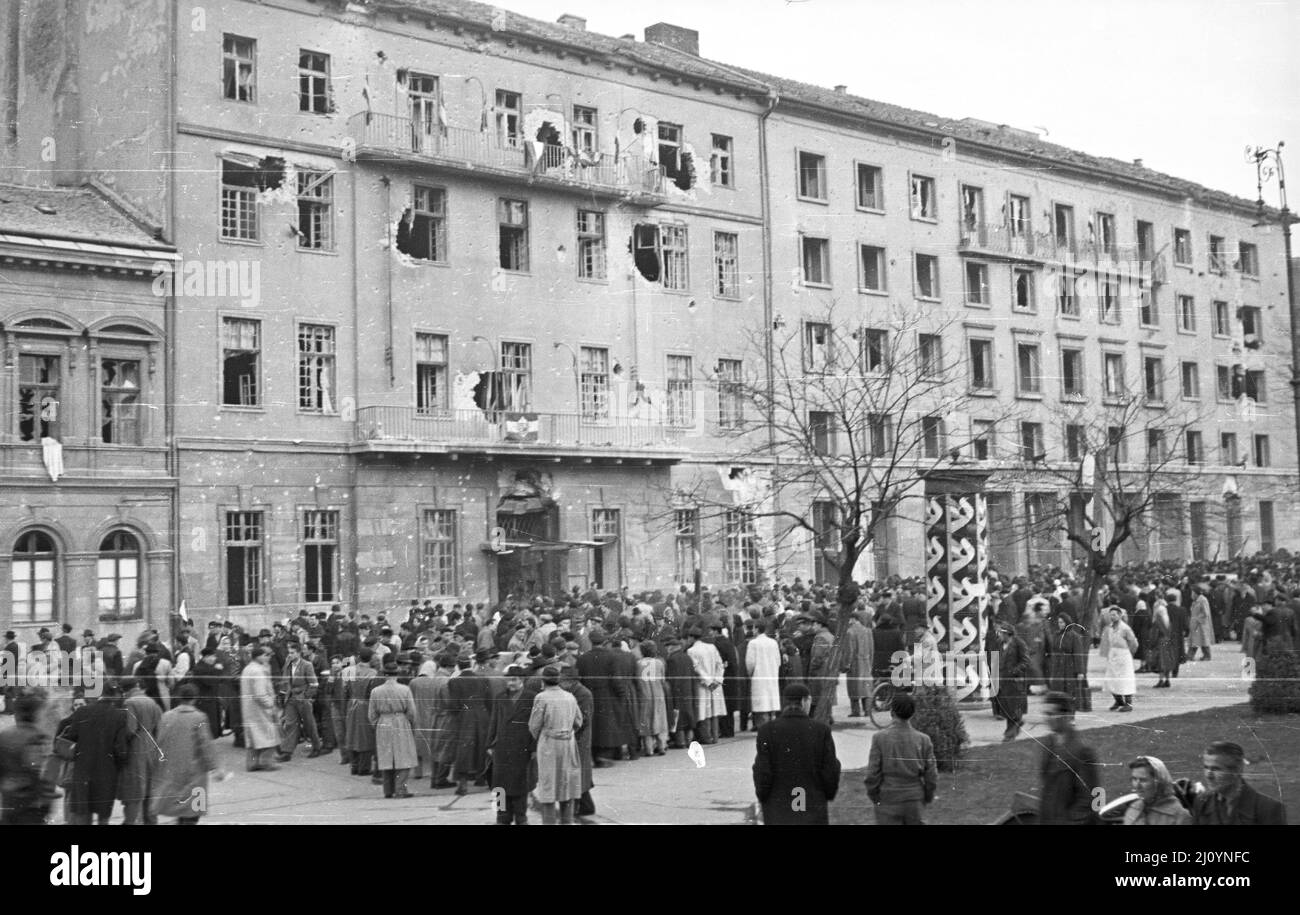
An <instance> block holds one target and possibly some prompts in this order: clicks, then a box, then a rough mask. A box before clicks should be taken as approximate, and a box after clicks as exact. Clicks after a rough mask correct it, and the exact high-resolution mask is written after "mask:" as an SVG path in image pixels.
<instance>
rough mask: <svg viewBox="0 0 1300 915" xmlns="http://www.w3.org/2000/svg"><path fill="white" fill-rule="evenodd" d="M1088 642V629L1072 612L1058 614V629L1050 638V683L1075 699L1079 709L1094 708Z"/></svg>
mask: <svg viewBox="0 0 1300 915" xmlns="http://www.w3.org/2000/svg"><path fill="white" fill-rule="evenodd" d="M1088 642H1089V639H1088V631H1087V630H1086V629H1084V628H1083V627H1082V626H1080V625H1079V624H1078V623H1076V622H1075V621H1074V619H1073V617H1071V616H1070V614H1068V613H1066V612H1065V611H1061V612H1060V613H1057V614H1056V632H1054V633H1052V637H1051V638H1050V639H1048V641H1047V686H1048V689H1051V690H1055V691H1057V692H1062V693H1065V694H1067V695H1068V696H1069V697H1070V698H1071V699H1073V700H1074V710H1075V711H1076V712H1090V711H1092V690H1091V688H1090V687H1089V686H1088V647H1089V646H1088Z"/></svg>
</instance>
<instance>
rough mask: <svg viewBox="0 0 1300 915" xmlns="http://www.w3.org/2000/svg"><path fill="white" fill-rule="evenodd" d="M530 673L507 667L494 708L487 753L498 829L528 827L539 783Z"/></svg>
mask: <svg viewBox="0 0 1300 915" xmlns="http://www.w3.org/2000/svg"><path fill="white" fill-rule="evenodd" d="M483 631H487V630H486V629H485V630H483ZM529 673H530V670H529V669H528V668H526V667H523V666H521V665H518V664H512V665H511V666H510V667H508V668H506V675H505V680H506V689H505V693H504V694H503V695H502V696H501V697H500V698H499V699H498V700H497V701H496V703H495V704H494V705H493V707H492V722H491V724H490V725H489V727H488V741H487V752H488V755H489V756H490V757H491V759H492V777H491V779H490V781H489V784H490V785H491V786H492V795H493V802H494V807H495V809H496V814H497V825H498V826H511V825H514V826H526V825H527V824H528V792H529V791H531V790H532V789H533V786H534V785H535V784H536V777H535V776H534V775H533V773H532V771H531V768H532V767H531V766H530V765H529V763H530V762H531V760H532V758H533V735H532V733H531V731H530V730H529V728H528V721H529V718H530V717H531V716H532V711H533V699H534V698H535V697H536V695H537V693H536V692H534V691H532V690H529V689H526V688H525V687H524V680H525V679H526V678H527V677H528V675H529Z"/></svg>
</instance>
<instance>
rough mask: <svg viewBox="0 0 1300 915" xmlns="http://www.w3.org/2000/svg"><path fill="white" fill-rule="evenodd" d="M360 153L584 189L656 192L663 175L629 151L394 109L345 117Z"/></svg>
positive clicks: (661, 185)
mask: <svg viewBox="0 0 1300 915" xmlns="http://www.w3.org/2000/svg"><path fill="white" fill-rule="evenodd" d="M348 124H349V127H350V128H351V133H352V138H353V140H354V141H355V143H356V147H357V151H358V153H359V154H364V153H366V152H380V153H389V154H397V155H413V156H418V157H423V158H428V159H430V160H436V161H440V162H443V163H446V164H452V165H454V164H462V163H468V164H469V165H472V166H483V167H488V168H499V169H504V170H508V171H512V172H515V173H517V174H519V175H520V176H531V177H540V178H545V179H547V180H548V181H554V182H558V183H562V184H574V185H577V186H580V187H584V188H608V189H610V190H614V191H621V192H633V193H646V194H659V193H662V192H663V176H662V175H661V174H660V171H659V169H658V168H657V167H655V166H654V165H651V164H650V163H649V162H647V161H646V160H644V159H642V158H640V157H638V156H632V155H623V156H619V157H618V158H615V157H614V156H611V155H607V154H604V153H585V152H578V151H576V150H574V149H571V148H569V147H566V146H556V145H551V144H545V143H535V142H532V141H529V140H527V139H524V138H521V137H508V138H506V139H505V140H504V141H503V140H502V139H501V138H500V137H498V136H497V134H495V133H493V132H491V131H485V130H471V129H468V128H465V127H441V126H439V125H437V124H429V123H423V122H421V121H418V120H412V119H411V118H407V117H401V116H400V115H392V114H374V113H367V112H362V113H360V114H355V115H353V116H352V117H351V118H350V119H349V121H348Z"/></svg>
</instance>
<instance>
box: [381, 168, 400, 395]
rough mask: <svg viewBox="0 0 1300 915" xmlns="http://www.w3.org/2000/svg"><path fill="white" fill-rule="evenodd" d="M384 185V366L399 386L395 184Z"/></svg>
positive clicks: (386, 181) (386, 179)
mask: <svg viewBox="0 0 1300 915" xmlns="http://www.w3.org/2000/svg"><path fill="white" fill-rule="evenodd" d="M379 180H380V181H382V182H383V183H384V223H385V227H386V232H387V235H388V249H387V250H386V251H385V252H384V279H385V281H386V282H387V284H388V296H387V298H388V301H387V302H386V303H385V308H386V313H387V315H388V339H387V343H386V344H385V345H384V365H386V366H388V386H389V387H390V388H391V387H393V386H394V385H396V384H397V370H396V369H395V368H394V367H393V182H392V181H391V180H390V179H389V177H388V176H387V175H383V176H382V177H380V179H379Z"/></svg>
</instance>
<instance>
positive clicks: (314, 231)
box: [298, 171, 334, 251]
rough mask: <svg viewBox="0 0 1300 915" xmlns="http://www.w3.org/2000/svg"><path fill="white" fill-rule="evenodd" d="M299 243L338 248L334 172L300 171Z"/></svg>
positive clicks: (310, 246) (320, 248)
mask: <svg viewBox="0 0 1300 915" xmlns="http://www.w3.org/2000/svg"><path fill="white" fill-rule="evenodd" d="M298 247H299V248H308V249H310V250H313V251H333V250H334V176H333V175H331V174H329V173H327V172H310V171H300V172H298Z"/></svg>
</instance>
